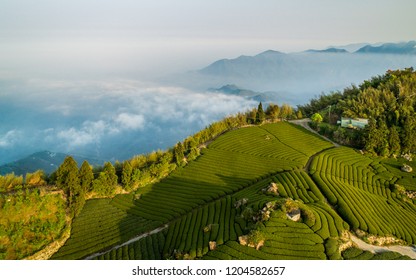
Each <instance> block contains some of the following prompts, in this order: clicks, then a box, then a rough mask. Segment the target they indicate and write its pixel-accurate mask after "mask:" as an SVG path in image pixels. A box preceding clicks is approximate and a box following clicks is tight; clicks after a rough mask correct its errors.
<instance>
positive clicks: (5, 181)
mask: <svg viewBox="0 0 416 280" xmlns="http://www.w3.org/2000/svg"><path fill="white" fill-rule="evenodd" d="M22 185H23V176H16V175H14V173H10V174H6V175H4V176H2V175H0V192H7V191H12V190H14V189H15V188H16V187H18V186H22Z"/></svg>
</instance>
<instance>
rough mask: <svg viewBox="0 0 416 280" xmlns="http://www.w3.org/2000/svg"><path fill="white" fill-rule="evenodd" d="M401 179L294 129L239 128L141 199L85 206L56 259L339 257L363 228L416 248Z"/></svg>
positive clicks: (379, 164)
mask: <svg viewBox="0 0 416 280" xmlns="http://www.w3.org/2000/svg"><path fill="white" fill-rule="evenodd" d="M308 162H310V166H309V164H307V163H308ZM307 165H308V166H309V168H307ZM307 169H309V170H307ZM389 170H394V171H389ZM401 173H402V172H401V171H400V170H396V169H394V167H392V166H391V165H389V166H388V167H386V166H385V163H383V161H382V160H381V159H377V158H375V159H373V158H369V157H365V156H363V155H360V154H358V153H357V152H355V151H354V150H352V149H348V148H335V147H333V145H332V144H331V143H329V142H327V141H325V140H323V139H321V138H320V137H319V136H317V135H315V134H313V133H310V132H308V131H307V130H305V129H303V128H301V127H298V126H296V125H293V124H290V123H283V122H282V123H275V124H266V125H262V126H252V127H246V128H241V129H237V130H233V131H230V132H227V133H225V134H223V135H221V136H220V137H218V138H217V139H216V140H215V141H214V142H212V143H211V144H210V145H209V146H208V147H207V148H205V149H203V150H202V151H201V156H199V157H198V158H197V159H196V160H195V161H192V162H190V163H189V164H188V165H187V166H186V167H184V168H180V169H177V170H175V171H174V172H173V173H172V174H171V175H170V176H168V177H167V178H165V179H163V180H161V181H160V182H158V183H155V184H153V185H149V186H146V187H144V189H141V190H139V193H140V195H138V194H127V195H118V196H116V197H114V198H112V199H99V200H89V201H87V204H86V206H85V207H84V209H83V211H82V213H81V214H80V216H79V217H77V218H76V219H75V221H74V223H73V225H72V233H71V237H70V238H69V239H68V241H67V242H66V244H65V245H64V246H63V247H62V248H61V249H60V250H59V251H58V252H57V253H56V254H55V255H54V256H53V258H54V259H82V258H86V257H88V256H91V255H94V256H95V259H172V258H177V259H198V258H201V259H337V258H338V259H340V258H343V255H342V254H341V252H340V251H339V245H340V244H341V243H342V242H343V241H342V238H341V237H342V236H343V233H344V232H345V231H348V230H355V229H361V230H363V231H365V232H369V233H371V234H375V235H381V236H385V235H392V236H395V237H397V238H401V239H403V240H405V241H406V242H408V243H409V244H415V229H416V222H415V221H416V207H415V205H414V200H412V199H409V198H406V197H405V196H404V195H402V194H399V193H398V192H397V191H396V190H395V189H394V184H395V183H397V181H399V180H401V179H403V178H404V177H400V176H403V175H401ZM406 178H407V179H406V180H408V181H409V179H408V178H410V184H413V183H415V184H416V182H414V181H412V180H411V177H406ZM271 187H274V189H273V188H271ZM292 212H297V213H298V217H297V218H298V220H296V221H293V220H292V219H294V218H293V217H292V216H291V213H292ZM397 217H399V218H397ZM294 220H295V219H294ZM164 227H166V228H164ZM158 228H161V230H160V231H158V232H157V233H155V234H151V235H148V236H145V237H143V238H141V239H139V240H136V241H134V242H128V243H125V242H127V241H129V240H130V239H132V238H134V237H136V236H139V235H141V234H143V233H146V232H150V231H152V230H155V229H158ZM162 229H163V230H162ZM244 239H246V241H247V240H248V241H247V242H245V241H244ZM123 244H126V245H124V246H123ZM255 247H257V248H255ZM111 248H114V249H113V250H112V249H111ZM100 252H101V253H100ZM344 255H346V256H347V257H345V258H350V257H349V256H350V255H351V254H348V253H346V254H344ZM351 258H352V257H351Z"/></svg>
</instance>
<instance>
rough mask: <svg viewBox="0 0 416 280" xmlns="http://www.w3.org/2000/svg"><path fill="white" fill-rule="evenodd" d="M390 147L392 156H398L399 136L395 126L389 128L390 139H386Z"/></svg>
mask: <svg viewBox="0 0 416 280" xmlns="http://www.w3.org/2000/svg"><path fill="white" fill-rule="evenodd" d="M388 141H389V146H390V153H391V154H392V155H393V154H394V155H400V149H401V147H400V135H399V132H398V130H397V127H396V126H392V127H391V128H390V137H389V139H388Z"/></svg>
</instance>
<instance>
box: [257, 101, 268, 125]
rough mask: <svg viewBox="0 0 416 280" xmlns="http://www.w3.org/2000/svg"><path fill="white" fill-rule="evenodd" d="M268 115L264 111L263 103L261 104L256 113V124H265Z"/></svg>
mask: <svg viewBox="0 0 416 280" xmlns="http://www.w3.org/2000/svg"><path fill="white" fill-rule="evenodd" d="M265 116H266V114H265V113H264V110H263V104H261V102H260V103H259V106H258V107H257V113H256V124H262V123H263V122H264V119H265Z"/></svg>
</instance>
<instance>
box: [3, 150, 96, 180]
mask: <svg viewBox="0 0 416 280" xmlns="http://www.w3.org/2000/svg"><path fill="white" fill-rule="evenodd" d="M67 156H69V155H68V154H65V153H59V152H51V151H46V150H45V151H39V152H36V153H33V154H30V155H28V156H26V157H24V158H21V159H18V160H15V161H13V162H9V163H6V164H3V165H1V166H0V175H5V174H10V173H14V174H15V175H26V173H32V172H35V171H37V170H43V171H44V172H45V173H46V174H51V173H52V172H54V171H55V170H56V169H57V168H58V167H59V165H60V164H61V163H62V162H63V161H64V159H65V158H66V157H67ZM71 156H73V157H74V159H75V161H76V162H77V163H78V165H79V166H81V164H82V162H83V161H84V160H86V161H88V162H89V163H90V164H92V165H101V164H103V161H102V160H98V159H91V158H87V157H83V156H77V155H71Z"/></svg>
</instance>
